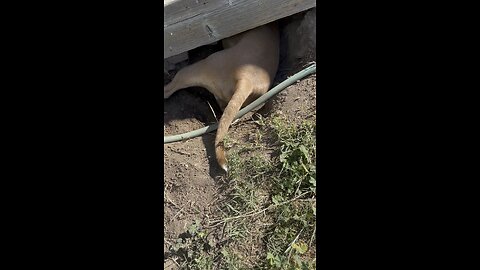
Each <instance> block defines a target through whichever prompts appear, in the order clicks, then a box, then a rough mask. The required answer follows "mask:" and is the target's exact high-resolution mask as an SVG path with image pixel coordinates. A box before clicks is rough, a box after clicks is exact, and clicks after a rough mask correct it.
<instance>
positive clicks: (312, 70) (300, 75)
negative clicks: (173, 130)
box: [163, 64, 317, 144]
mask: <svg viewBox="0 0 480 270" xmlns="http://www.w3.org/2000/svg"><path fill="white" fill-rule="evenodd" d="M316 71H317V65H316V64H313V65H311V66H309V67H307V68H305V69H303V70H302V71H300V72H298V73H296V74H295V75H293V76H291V77H290V78H288V79H286V80H285V81H283V82H281V83H280V84H278V85H277V86H275V87H274V88H272V89H271V90H270V91H268V92H267V93H265V94H264V95H263V96H261V97H259V98H258V99H256V100H255V101H254V102H252V103H250V104H249V105H248V106H245V107H244V108H243V109H241V110H240V111H239V112H238V114H237V116H236V117H235V119H238V118H240V117H242V116H244V115H245V114H247V113H248V112H250V111H251V110H253V109H255V108H256V107H258V106H260V105H261V104H263V103H265V102H267V101H268V100H269V99H271V98H272V97H273V96H275V95H276V94H278V93H280V92H281V91H283V90H285V89H286V88H287V87H289V86H290V85H292V84H293V83H295V82H296V81H298V80H300V79H303V78H305V77H306V76H308V75H310V74H313V73H315V72H316ZM217 128H218V123H216V124H213V125H210V126H206V127H204V128H200V129H197V130H194V131H190V132H187V133H183V134H178V135H172V136H164V137H163V143H164V144H167V143H172V142H178V141H182V140H187V139H191V138H195V137H198V136H201V135H203V134H205V133H209V132H212V131H215V130H216V129H217Z"/></svg>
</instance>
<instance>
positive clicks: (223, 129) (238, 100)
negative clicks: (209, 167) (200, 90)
mask: <svg viewBox="0 0 480 270" xmlns="http://www.w3.org/2000/svg"><path fill="white" fill-rule="evenodd" d="M252 90H253V85H252V84H251V83H250V81H248V80H245V79H241V80H238V81H237V84H236V86H235V93H234V94H233V96H232V98H231V99H230V101H229V102H228V105H227V107H226V108H225V110H224V111H223V115H222V117H221V118H220V123H219V125H218V130H217V135H216V137H215V155H216V157H217V162H218V164H219V165H220V167H222V169H223V170H225V172H227V171H228V169H227V159H226V157H225V147H224V145H223V139H224V138H225V136H226V135H227V132H228V129H229V127H230V125H231V124H232V122H233V119H235V116H236V115H237V113H238V111H240V108H241V107H242V105H243V103H244V102H245V100H247V98H248V97H249V96H250V94H251V93H252Z"/></svg>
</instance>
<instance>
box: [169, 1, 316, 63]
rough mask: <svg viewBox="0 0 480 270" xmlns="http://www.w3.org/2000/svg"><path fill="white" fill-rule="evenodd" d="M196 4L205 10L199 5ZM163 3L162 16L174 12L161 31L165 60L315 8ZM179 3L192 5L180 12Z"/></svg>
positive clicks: (305, 3) (304, 5) (246, 3)
mask: <svg viewBox="0 0 480 270" xmlns="http://www.w3.org/2000/svg"><path fill="white" fill-rule="evenodd" d="M197 2H198V4H199V5H200V4H201V5H202V6H205V7H200V6H198V5H197ZM164 3H165V5H166V6H165V13H167V11H168V12H172V13H175V15H168V16H167V14H165V15H166V16H165V18H166V21H167V18H168V23H164V28H163V42H164V45H165V47H164V48H165V49H164V58H168V57H170V56H172V55H177V54H179V53H182V52H185V51H188V50H191V49H194V48H196V47H199V46H203V45H206V44H210V43H212V42H215V41H218V40H221V39H224V38H226V37H230V36H233V35H236V34H238V33H241V32H244V31H246V30H249V29H252V28H255V27H257V26H260V25H263V24H267V23H269V22H272V21H275V20H278V19H281V18H284V17H287V16H290V15H293V14H295V13H298V12H301V11H304V10H307V9H310V8H312V7H315V6H316V3H315V0H261V1H256V0H230V1H228V0H224V1H223V3H222V1H213V0H211V1H208V0H198V1H195V0H169V2H168V3H167V2H164ZM181 3H183V4H188V3H189V4H192V8H190V9H182V8H181V7H182V5H181ZM193 3H195V5H193ZM168 6H170V7H168ZM187 6H188V5H187ZM174 7H175V9H174ZM183 7H185V5H184V6H183Z"/></svg>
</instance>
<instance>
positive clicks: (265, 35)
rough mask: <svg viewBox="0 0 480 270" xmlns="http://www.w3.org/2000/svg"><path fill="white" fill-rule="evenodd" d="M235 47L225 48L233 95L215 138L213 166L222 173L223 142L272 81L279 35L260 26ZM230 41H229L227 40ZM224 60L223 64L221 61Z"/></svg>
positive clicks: (224, 164) (274, 29) (274, 27)
mask: <svg viewBox="0 0 480 270" xmlns="http://www.w3.org/2000/svg"><path fill="white" fill-rule="evenodd" d="M234 38H237V40H234V41H236V44H229V46H231V47H229V48H228V49H226V50H225V54H226V55H228V56H229V57H228V58H226V59H225V60H226V61H229V62H230V63H232V64H231V65H232V66H233V68H234V69H233V72H232V75H233V78H232V79H233V81H234V82H235V86H234V90H233V95H232V96H231V99H230V101H229V102H228V105H227V106H226V108H225V110H224V112H223V115H222V117H221V119H220V122H219V126H218V130H217V135H216V138H215V154H216V158H217V162H218V164H219V165H220V167H222V168H223V169H224V170H225V171H228V168H227V159H226V157H225V149H224V146H223V140H224V138H225V136H226V134H227V133H228V129H229V127H230V125H231V124H232V122H233V120H234V119H235V116H236V115H237V114H238V112H239V110H240V109H241V107H243V106H246V105H248V104H250V103H251V102H252V101H254V100H255V99H257V98H258V97H260V96H261V95H263V94H265V93H266V92H267V91H268V90H269V88H270V86H271V84H272V81H273V79H274V77H275V74H276V72H277V68H278V61H279V33H278V28H277V25H276V24H270V25H266V26H261V27H259V28H256V29H253V30H250V31H248V32H245V33H244V34H243V36H242V37H241V38H240V39H238V36H236V37H234ZM229 41H230V40H229ZM225 60H224V61H225Z"/></svg>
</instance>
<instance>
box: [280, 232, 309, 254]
mask: <svg viewBox="0 0 480 270" xmlns="http://www.w3.org/2000/svg"><path fill="white" fill-rule="evenodd" d="M303 229H305V228H302V229H301V230H300V232H299V233H298V234H297V237H295V239H293V241H292V242H291V243H290V245H288V248H287V249H286V250H285V252H284V253H287V252H288V251H289V250H290V249H292V245H293V244H294V243H295V242H297V240H298V238H299V237H300V234H302V232H303ZM288 257H290V255H288Z"/></svg>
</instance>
